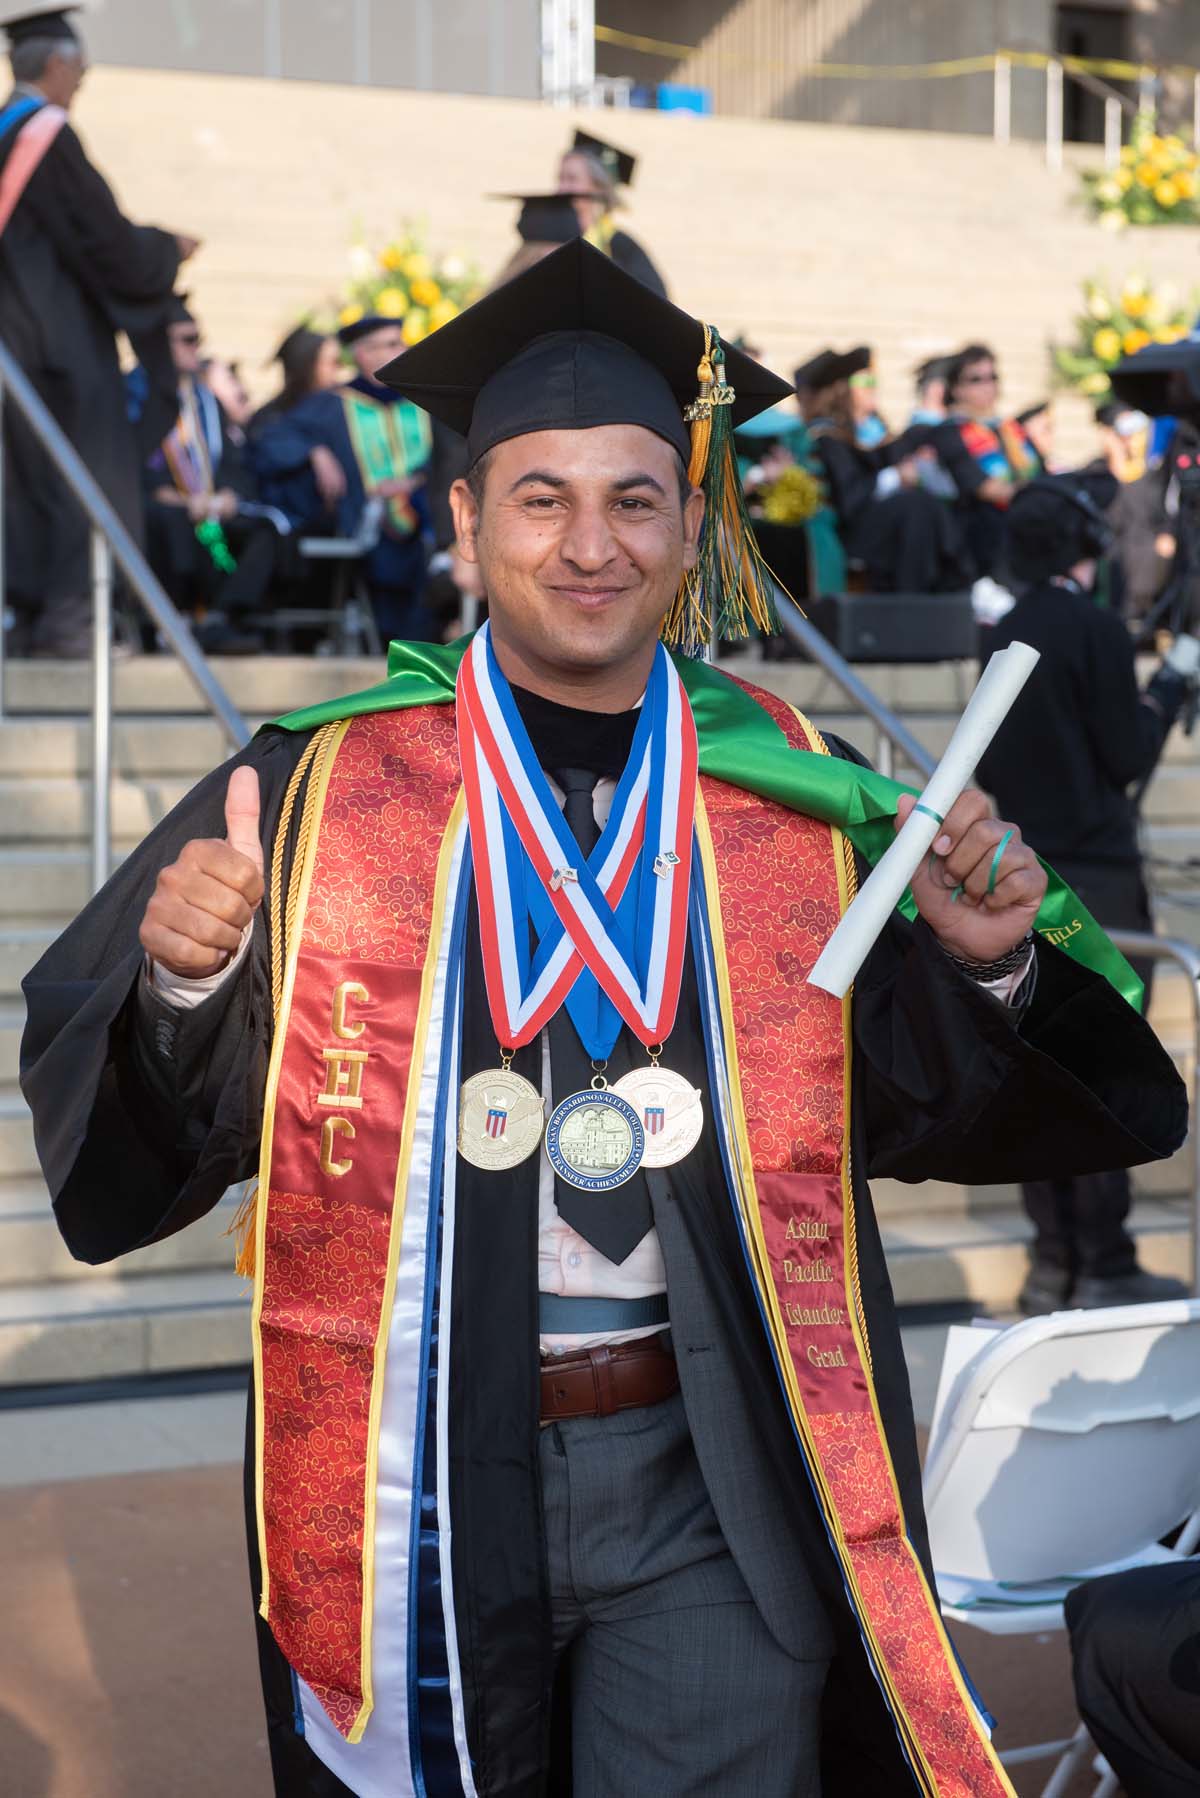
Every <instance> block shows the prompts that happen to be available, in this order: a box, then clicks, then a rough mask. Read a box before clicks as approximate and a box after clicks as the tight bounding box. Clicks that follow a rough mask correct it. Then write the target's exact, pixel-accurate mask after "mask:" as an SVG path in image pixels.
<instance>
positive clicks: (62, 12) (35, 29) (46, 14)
mask: <svg viewBox="0 0 1200 1798" xmlns="http://www.w3.org/2000/svg"><path fill="white" fill-rule="evenodd" d="M79 10H80V8H79V7H78V6H60V5H56V4H54V3H53V0H52V3H51V4H50V5H46V6H37V5H33V6H31V5H30V4H29V0H23V3H22V5H21V6H20V7H19V8H14V9H13V11H12V13H11V14H10V13H8V12H5V13H3V14H0V29H2V30H3V31H4V33H5V35H6V36H7V38H8V42H9V46H10V47H13V46H15V45H17V44H20V43H23V42H24V41H25V40H26V39H27V38H31V37H48V38H61V39H62V40H63V41H64V43H78V41H79V39H78V37H77V36H76V33H75V28H74V26H73V25H72V24H71V20H70V18H69V16H68V15H69V14H70V13H73V12H78V11H79Z"/></svg>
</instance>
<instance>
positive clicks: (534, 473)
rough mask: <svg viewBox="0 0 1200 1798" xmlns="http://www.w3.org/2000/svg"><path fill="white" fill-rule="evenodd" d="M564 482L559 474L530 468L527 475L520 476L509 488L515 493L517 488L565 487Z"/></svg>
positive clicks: (543, 469) (565, 483) (544, 469)
mask: <svg viewBox="0 0 1200 1798" xmlns="http://www.w3.org/2000/svg"><path fill="white" fill-rule="evenodd" d="M566 485H567V482H566V480H565V479H564V477H563V476H562V475H560V474H551V473H550V471H549V469H547V468H531V469H530V470H529V472H528V474H523V475H520V476H519V477H518V478H517V479H516V480H515V481H514V482H513V484H512V486H511V487H510V488H509V490H508V491H509V492H510V493H515V492H516V491H517V488H518V487H565V486H566Z"/></svg>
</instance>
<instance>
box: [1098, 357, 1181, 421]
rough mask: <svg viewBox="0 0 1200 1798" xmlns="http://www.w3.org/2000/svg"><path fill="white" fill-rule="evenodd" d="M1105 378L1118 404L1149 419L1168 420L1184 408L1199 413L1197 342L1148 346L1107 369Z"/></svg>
mask: <svg viewBox="0 0 1200 1798" xmlns="http://www.w3.org/2000/svg"><path fill="white" fill-rule="evenodd" d="M1173 376H1178V377H1179V379H1178V380H1173V379H1172V377H1173ZM1108 378H1109V381H1110V382H1111V383H1112V390H1113V392H1114V393H1115V394H1116V396H1117V398H1118V399H1119V400H1122V401H1123V402H1124V403H1125V405H1127V406H1133V407H1135V408H1136V409H1137V411H1139V412H1147V413H1149V415H1150V417H1151V418H1164V417H1168V416H1169V415H1170V414H1171V413H1173V412H1176V413H1177V412H1180V411H1182V410H1184V408H1185V407H1186V408H1187V410H1188V411H1189V413H1195V412H1196V411H1197V410H1200V341H1198V340H1197V339H1196V338H1194V337H1189V338H1185V339H1184V340H1182V341H1181V342H1179V343H1151V344H1147V345H1146V347H1145V349H1141V350H1138V351H1137V352H1136V353H1135V354H1134V355H1132V356H1126V357H1125V358H1124V360H1123V361H1121V362H1118V363H1117V365H1116V367H1115V368H1110V369H1109V371H1108ZM1189 395H1190V404H1189V400H1188V397H1187V396H1189Z"/></svg>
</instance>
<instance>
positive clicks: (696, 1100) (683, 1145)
mask: <svg viewBox="0 0 1200 1798" xmlns="http://www.w3.org/2000/svg"><path fill="white" fill-rule="evenodd" d="M613 1091H614V1092H615V1093H620V1095H621V1097H622V1098H623V1099H628V1101H629V1103H630V1104H631V1105H632V1106H633V1109H634V1110H635V1111H636V1112H637V1114H638V1117H639V1118H640V1119H641V1124H642V1130H643V1132H644V1134H645V1137H646V1147H645V1149H644V1150H643V1152H642V1166H643V1167H673V1166H674V1164H675V1163H676V1162H677V1161H682V1160H683V1158H684V1156H685V1155H690V1154H691V1152H692V1150H693V1149H694V1148H695V1146H696V1144H697V1143H698V1142H699V1141H700V1133H701V1131H702V1130H703V1129H704V1095H703V1093H702V1092H701V1090H700V1088H699V1087H698V1086H693V1085H692V1083H691V1081H690V1080H685V1079H684V1077H683V1075H682V1074H676V1073H674V1072H673V1071H672V1070H671V1069H670V1068H660V1067H659V1065H658V1063H657V1062H652V1063H651V1065H650V1066H649V1067H648V1068H634V1069H632V1071H631V1072H630V1073H628V1074H622V1075H621V1078H620V1079H619V1080H616V1081H614V1082H613Z"/></svg>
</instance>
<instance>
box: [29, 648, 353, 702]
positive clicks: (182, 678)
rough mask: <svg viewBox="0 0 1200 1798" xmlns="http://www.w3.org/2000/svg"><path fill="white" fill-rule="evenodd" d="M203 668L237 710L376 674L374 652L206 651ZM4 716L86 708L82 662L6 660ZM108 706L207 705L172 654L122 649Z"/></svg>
mask: <svg viewBox="0 0 1200 1798" xmlns="http://www.w3.org/2000/svg"><path fill="white" fill-rule="evenodd" d="M208 662H209V667H210V668H211V669H212V672H213V674H214V675H215V676H216V679H217V680H218V681H219V682H220V684H221V686H222V687H223V688H224V689H225V691H226V693H227V694H228V695H229V697H230V699H231V700H232V701H233V703H234V705H235V706H237V708H238V710H239V711H240V712H241V713H242V715H243V716H244V717H250V716H254V717H260V718H274V717H278V716H280V715H281V714H282V713H284V712H291V711H297V710H299V708H300V707H301V706H309V705H317V704H320V703H321V702H323V701H324V700H327V699H336V698H337V697H338V696H339V695H340V694H342V693H356V692H359V691H360V690H361V689H362V688H363V687H370V686H374V684H375V683H376V681H380V680H382V679H383V678H384V674H385V672H386V671H385V668H384V664H383V659H382V657H381V658H379V659H378V660H376V659H374V658H372V657H344V656H210V657H209V659H208ZM5 681H6V691H7V695H8V704H7V711H8V715H9V717H13V718H23V716H24V714H25V713H27V712H29V713H33V714H35V715H37V716H39V717H45V716H46V715H47V714H49V715H57V714H62V713H72V712H74V713H82V714H90V712H91V709H92V671H91V665H90V664H89V663H87V662H49V661H34V662H22V661H16V660H14V661H11V662H10V663H9V664H8V666H7V670H6V673H5ZM113 709H114V711H115V712H118V713H121V712H143V713H158V712H168V713H172V714H174V715H175V716H177V717H188V716H196V715H199V716H201V717H207V716H208V715H209V714H208V707H207V705H206V704H205V702H204V700H203V699H202V698H201V697H200V695H199V694H198V693H197V691H196V689H195V687H193V685H192V683H191V681H190V680H189V679H188V676H187V674H186V672H185V670H184V668H183V666H182V664H181V663H179V662H177V661H176V660H175V658H174V656H165V655H164V656H130V657H129V658H128V659H127V660H125V661H121V662H117V663H115V664H114V666H113Z"/></svg>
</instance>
